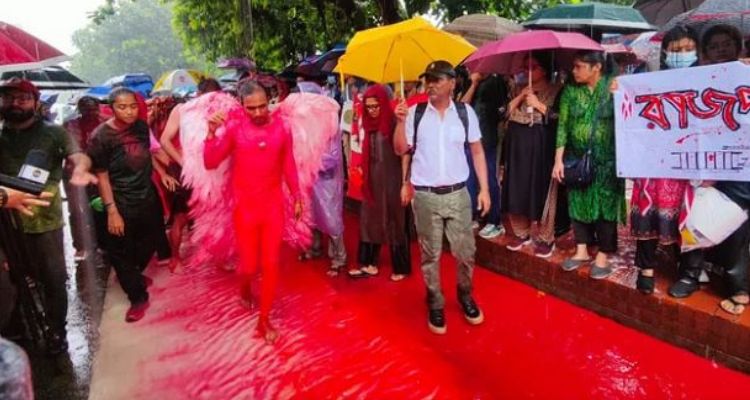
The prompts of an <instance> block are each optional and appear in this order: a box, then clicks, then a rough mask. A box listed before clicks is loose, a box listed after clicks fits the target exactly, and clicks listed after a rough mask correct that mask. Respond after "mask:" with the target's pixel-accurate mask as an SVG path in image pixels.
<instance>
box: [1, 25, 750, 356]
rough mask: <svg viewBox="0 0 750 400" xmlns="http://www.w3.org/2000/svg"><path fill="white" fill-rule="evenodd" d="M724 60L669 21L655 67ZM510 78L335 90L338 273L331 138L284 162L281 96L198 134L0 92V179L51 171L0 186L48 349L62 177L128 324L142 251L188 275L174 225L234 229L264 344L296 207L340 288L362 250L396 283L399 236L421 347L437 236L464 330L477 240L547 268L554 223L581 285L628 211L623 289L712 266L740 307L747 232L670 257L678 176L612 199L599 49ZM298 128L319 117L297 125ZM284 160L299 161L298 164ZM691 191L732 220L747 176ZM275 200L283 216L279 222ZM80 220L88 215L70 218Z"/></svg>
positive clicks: (683, 292) (244, 88) (55, 341)
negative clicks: (210, 177) (351, 186)
mask: <svg viewBox="0 0 750 400" xmlns="http://www.w3.org/2000/svg"><path fill="white" fill-rule="evenodd" d="M742 49H743V43H742V37H741V35H740V34H739V32H738V31H737V30H736V29H734V28H732V27H729V26H724V25H717V26H714V27H712V28H710V29H708V30H707V31H705V32H704V33H703V34H702V36H701V37H698V35H697V34H696V33H695V32H693V31H692V30H691V29H690V28H686V27H682V26H679V27H676V28H674V29H672V30H671V31H669V32H668V33H667V34H666V35H665V37H664V39H663V42H662V57H661V68H662V69H676V68H689V67H692V66H695V65H709V64H715V63H723V62H728V61H734V60H738V59H739V58H740V56H741V52H742ZM524 65H528V66H529V69H528V71H526V72H524V73H523V74H518V75H516V76H497V75H482V74H479V73H471V74H469V73H468V72H467V71H465V69H462V68H461V67H458V68H456V67H455V66H453V65H451V64H450V63H448V62H445V61H435V62H432V63H430V64H429V65H427V66H426V68H425V70H424V74H423V75H422V76H421V78H420V79H421V80H420V82H408V83H407V84H406V85H405V87H404V88H403V92H404V93H406V95H405V96H404V97H405V98H400V96H399V95H398V93H399V91H398V90H394V88H393V87H391V86H388V85H380V84H374V83H370V84H364V83H359V84H358V83H356V82H354V81H352V82H347V84H346V87H345V89H346V92H347V93H346V95H345V96H343V97H345V98H356V99H357V101H358V102H359V103H360V104H361V107H362V112H361V115H360V117H359V118H360V122H361V126H362V132H363V140H362V160H363V161H362V171H361V173H362V177H363V179H362V193H363V199H362V202H361V206H360V208H359V232H358V236H359V241H358V245H357V247H358V248H357V251H356V254H357V257H356V259H355V260H354V261H353V262H351V264H350V261H349V260H348V259H347V253H348V252H347V249H346V247H345V246H344V241H343V235H344V231H343V230H344V222H343V216H342V214H343V212H344V211H343V206H342V203H343V201H344V198H343V197H344V196H343V185H344V181H345V173H344V171H345V168H344V164H345V162H346V160H347V158H348V157H346V155H345V154H344V153H345V151H343V150H344V149H346V148H347V146H344V144H343V143H342V140H343V139H342V132H341V131H340V129H338V127H337V126H336V127H334V128H333V130H335V133H330V135H329V136H327V137H326V141H325V143H322V144H320V151H319V153H320V154H318V155H317V156H315V157H313V156H312V155H311V154H315V152H311V153H300V152H298V151H297V148H296V147H295V146H296V145H298V144H296V141H297V140H298V138H299V136H295V135H298V133H297V132H296V131H295V128H294V127H293V126H291V127H290V126H289V123H288V121H287V120H285V119H284V117H283V113H282V112H274V111H273V108H274V107H277V106H279V105H283V104H284V98H285V97H286V96H287V94H288V92H289V90H287V88H286V85H281V84H280V83H279V82H278V81H275V80H273V79H271V80H268V79H256V78H254V77H253V76H250V77H249V78H248V79H245V80H243V81H241V82H240V83H239V84H238V85H237V87H236V89H235V90H233V92H234V93H232V95H234V96H236V102H235V103H236V107H234V106H233V107H234V108H231V107H230V108H223V109H222V108H220V107H219V108H214V109H212V110H213V111H212V112H211V113H210V115H207V117H206V118H204V119H203V121H198V123H199V124H202V125H200V127H196V125H195V120H194V119H191V118H190V117H189V115H193V114H190V112H191V111H190V110H192V109H193V108H195V103H190V102H189V103H186V104H180V103H179V102H176V101H174V99H173V98H171V97H167V98H165V97H157V98H152V99H148V100H146V99H143V98H142V96H141V95H139V94H138V93H136V92H134V91H132V90H130V89H127V88H116V89H114V90H113V91H112V93H111V94H110V96H109V100H108V102H107V104H106V106H103V105H102V104H100V102H99V101H97V100H96V99H94V98H91V97H82V98H81V99H80V100H79V101H78V111H79V116H78V117H77V118H75V119H73V120H71V121H69V122H67V123H66V124H65V127H64V128H62V127H59V126H54V125H52V124H49V123H47V122H45V121H44V120H43V119H42V118H41V117H40V115H39V113H38V110H39V91H38V90H37V89H36V88H35V87H34V86H33V85H32V84H31V83H29V82H28V81H24V80H13V81H10V82H8V83H6V84H4V85H3V86H2V87H0V94H1V96H2V110H1V111H2V113H1V115H2V121H3V128H2V136H0V173H3V174H6V175H12V176H15V175H16V174H18V172H19V170H20V169H21V167H22V164H23V162H24V159H25V157H26V155H27V154H28V153H29V151H30V150H33V149H41V150H44V151H45V152H46V154H48V155H49V169H48V170H49V172H50V176H49V179H48V180H47V184H46V191H47V192H46V193H44V194H43V195H42V196H41V198H40V197H36V196H32V195H28V194H23V193H21V192H17V191H14V190H12V189H8V188H3V189H0V204H1V205H2V206H3V207H7V208H14V209H17V210H19V211H20V214H21V231H22V233H21V235H22V239H23V240H24V241H25V242H26V243H28V244H29V248H30V249H31V250H30V254H32V255H35V256H36V257H35V258H34V260H33V263H34V265H35V266H36V268H37V274H38V277H39V280H40V282H41V283H42V286H43V287H44V297H45V300H46V305H47V317H48V324H49V327H50V329H49V337H48V338H47V346H48V347H47V348H48V350H49V352H50V353H52V354H56V353H60V352H62V351H64V350H65V349H66V348H67V343H66V340H65V337H66V330H65V329H66V328H65V326H66V323H65V318H66V314H67V294H66V291H65V282H66V279H67V274H66V268H65V258H64V255H63V254H64V249H63V239H62V238H63V233H62V227H63V220H64V218H63V212H62V196H61V193H60V184H61V182H64V184H65V192H66V193H67V199H68V201H69V204H70V206H69V209H70V210H71V219H70V222H71V224H72V228H73V229H72V231H73V236H74V246H75V247H76V258H77V260H83V259H86V258H87V257H89V256H90V254H91V252H92V251H93V250H94V249H92V248H86V244H85V242H86V241H85V240H84V239H83V238H82V237H81V232H94V231H95V232H96V236H97V242H96V246H97V247H99V248H100V249H101V250H102V251H103V253H104V254H105V255H106V260H107V261H108V262H109V263H110V264H111V265H112V267H113V268H114V270H115V273H116V275H117V280H118V282H119V285H120V286H121V287H122V289H123V290H124V291H125V293H126V294H127V296H128V299H129V301H130V303H131V306H130V308H129V309H128V311H127V313H126V316H125V319H126V321H128V322H136V321H138V320H140V319H142V318H143V317H144V316H145V314H146V312H147V310H148V307H149V292H148V287H149V285H150V283H151V280H150V278H148V276H147V275H145V274H144V271H145V270H146V268H147V267H148V266H149V265H150V263H151V260H152V258H153V257H154V255H156V258H157V259H158V260H160V261H159V262H160V264H164V263H166V264H167V265H168V267H169V269H170V270H171V271H173V272H177V271H179V270H181V269H183V268H186V264H190V257H191V256H190V255H186V256H183V253H185V251H184V250H185V249H184V246H182V242H183V236H184V234H185V232H186V231H187V232H189V233H188V235H189V236H191V235H193V234H197V233H196V232H198V231H200V230H201V229H203V230H204V231H205V230H232V231H233V232H234V237H235V240H236V242H235V243H236V245H235V247H236V252H237V254H238V256H239V262H238V267H237V269H236V275H237V281H238V283H239V284H238V293H239V295H240V298H241V299H242V300H243V302H245V303H246V304H247V303H252V302H254V298H253V293H252V289H251V287H252V285H251V282H252V279H253V277H254V276H255V275H256V274H257V272H258V271H260V272H261V275H262V285H261V291H260V299H259V305H260V307H259V308H260V316H259V321H258V327H257V330H258V334H259V335H260V336H262V337H264V338H265V339H266V340H268V341H270V342H272V341H274V340H275V339H276V337H277V336H278V332H277V331H276V329H275V328H274V325H273V324H272V322H271V319H270V311H271V306H272V301H273V296H274V291H275V287H276V284H277V281H278V279H279V264H280V260H281V246H282V241H283V238H284V237H285V234H284V230H285V227H286V226H287V225H288V224H296V223H299V222H300V221H305V218H304V215H306V212H309V213H311V214H312V219H311V222H310V224H309V225H310V228H312V229H313V230H312V233H311V236H310V237H309V238H307V239H310V240H300V241H298V242H297V244H299V243H303V244H304V247H303V248H301V249H299V251H300V258H301V259H303V260H305V259H311V258H317V257H321V256H322V255H323V251H322V243H323V241H325V240H327V241H328V256H329V257H330V259H331V266H330V268H329V270H328V275H330V276H336V275H339V273H340V272H342V268H346V275H347V276H349V277H352V278H368V277H373V276H377V275H379V273H380V270H381V269H382V268H381V265H382V263H381V262H380V253H381V250H382V247H384V246H386V247H388V248H389V250H390V251H389V253H390V257H391V262H390V265H391V268H392V269H391V271H390V272H391V274H390V280H392V281H394V282H399V281H402V280H403V279H406V278H408V277H410V275H411V274H412V256H411V254H410V240H411V239H412V238H413V236H414V234H413V232H414V231H415V232H416V236H417V239H418V243H419V249H420V257H419V259H420V267H421V272H422V276H423V278H424V283H425V287H426V304H427V307H426V310H427V325H428V327H429V329H430V330H431V331H432V332H434V333H436V334H444V333H445V332H446V329H447V321H446V318H445V313H444V308H445V297H444V295H443V290H442V287H441V282H440V257H441V254H442V250H443V238H444V237H447V239H448V242H449V243H450V251H451V252H452V254H453V255H454V256H455V258H456V261H457V271H456V273H457V287H456V290H457V299H458V302H459V304H460V306H461V309H462V310H463V315H464V317H465V319H466V321H467V322H468V323H469V324H472V325H477V324H481V323H482V321H483V319H484V315H483V313H482V310H481V308H480V307H479V305H478V304H477V301H476V300H475V298H474V297H473V294H472V287H473V284H472V280H473V277H472V276H473V268H474V261H475V252H476V245H475V230H478V234H479V236H480V237H482V238H486V239H492V238H495V237H497V236H499V235H502V234H506V235H507V236H508V238H507V248H508V249H509V250H511V251H519V250H521V249H523V248H525V247H527V246H533V249H532V251H533V254H534V255H536V256H538V257H542V258H548V257H550V256H551V255H552V254H554V253H555V251H556V248H555V240H556V238H557V237H559V236H561V235H562V234H564V233H565V232H567V231H568V230H569V229H570V228H571V227H572V230H573V236H574V238H575V242H576V249H575V253H574V254H573V255H572V256H571V257H570V258H568V259H566V260H565V261H564V262H563V263H562V266H561V267H562V269H563V270H565V271H573V270H576V269H578V268H580V267H581V266H583V265H590V267H591V268H590V276H591V278H593V279H604V278H607V277H608V276H610V275H611V274H612V273H613V272H614V270H615V267H614V266H613V265H612V263H611V256H612V255H613V254H615V253H617V251H618V225H619V224H625V223H627V222H628V218H627V212H628V208H629V214H630V215H629V226H630V230H631V234H632V236H633V237H634V238H635V239H636V243H637V248H636V257H635V266H636V267H638V268H639V275H638V279H637V288H638V290H640V291H641V292H643V293H645V294H651V293H653V292H654V286H655V285H654V275H655V271H656V270H657V268H658V265H659V262H658V260H657V255H656V254H657V248H658V246H663V247H664V248H665V249H667V250H668V251H671V252H672V253H673V254H674V257H675V259H677V260H678V265H679V279H678V280H677V281H676V282H674V283H673V284H672V285H671V287H670V289H669V294H670V295H671V296H674V297H678V298H681V297H686V296H689V295H690V294H691V293H693V292H694V291H696V290H698V289H699V282H700V281H701V280H702V272H703V268H704V261H705V260H710V261H712V262H715V263H717V264H719V265H720V266H721V267H723V270H724V274H723V279H725V280H726V283H727V292H726V293H725V296H724V300H723V301H722V302H721V307H722V309H724V310H725V311H727V312H728V313H732V314H740V313H742V312H743V310H744V308H745V306H746V305H747V304H748V303H749V302H750V298H748V293H749V291H748V276H747V269H748V263H749V262H750V253H749V251H750V222H746V223H745V224H743V225H742V227H740V229H738V230H737V231H736V232H735V233H734V234H732V235H731V236H730V237H729V238H728V239H726V240H725V241H724V243H722V244H720V245H719V246H717V247H716V248H712V249H709V250H694V251H690V252H685V253H682V254H680V252H679V246H678V244H679V240H680V235H679V227H678V219H679V215H680V212H681V207H683V202H682V198H683V196H684V194H685V191H686V190H688V187H689V186H690V185H691V183H690V182H687V181H681V180H674V179H654V178H648V179H646V178H637V179H634V180H633V191H632V197H631V198H630V199H626V197H625V180H624V179H622V178H619V177H618V176H617V174H616V160H615V128H614V126H615V124H614V114H615V113H614V105H613V91H616V90H617V79H616V75H617V71H615V70H613V69H612V67H611V63H610V62H609V61H608V60H607V58H606V57H605V54H604V53H601V52H596V51H583V52H579V53H577V54H576V56H575V58H574V62H573V65H572V70H571V71H569V72H567V73H561V71H559V68H558V67H557V66H556V65H555V61H554V57H553V55H552V53H550V52H544V51H538V52H533V53H530V54H529V56H528V58H527V59H526V60H524ZM291 86H296V88H293V89H292V92H295V91H296V92H311V91H312V92H315V93H316V95H317V96H320V99H319V100H316V101H320V102H321V103H322V102H324V100H323V98H324V97H329V98H335V99H336V100H337V101H341V100H342V99H341V97H342V96H341V93H340V92H339V91H338V89H337V87H338V85H336V84H335V81H334V82H333V83H331V82H325V83H323V85H318V84H315V83H311V82H301V81H300V82H296V84H292V85H291ZM323 86H325V87H326V88H327V89H328V90H324V88H323ZM311 88H312V89H311ZM197 96H198V97H199V98H202V99H205V102H206V104H209V105H210V104H219V103H220V102H222V101H226V97H222V96H228V95H226V94H222V88H221V86H220V85H219V84H218V82H216V81H215V80H212V79H207V80H205V81H203V82H201V83H200V85H199V90H198V94H197ZM204 96H205V97H204ZM201 101H204V100H201ZM232 101H234V100H232ZM326 101H333V100H330V99H327V100H326ZM191 102H195V100H191ZM212 102H213V103H212ZM191 104H192V105H191ZM238 110H239V111H238ZM336 112H338V107H336V108H334V109H333V113H334V114H335V113H336ZM304 117H305V118H307V119H308V120H309V121H313V120H315V119H321V118H325V116H323V115H320V114H313V113H309V115H305V116H304ZM334 118H338V115H334ZM191 124H192V125H191ZM310 124H312V122H310ZM336 125H337V124H336ZM325 126H327V125H325ZM187 131H190V132H196V131H197V132H199V134H200V135H201V136H200V140H199V141H196V140H195V139H194V138H190V137H188V139H189V140H190V141H191V142H199V143H200V146H201V150H200V152H199V153H195V152H193V151H188V150H189V149H188V148H189V147H190V146H192V145H191V144H189V143H186V136H185V135H186V132H187ZM348 135H357V133H356V132H355V133H351V132H349V133H347V136H348ZM300 154H308V155H307V156H304V157H306V158H305V159H301V158H300ZM587 154H588V155H589V156H588V157H590V161H591V163H592V164H593V167H594V168H593V171H594V173H593V176H592V177H591V179H590V181H588V182H585V183H575V182H572V181H571V179H570V178H571V176H570V174H571V173H572V172H570V170H569V169H568V165H567V164H568V160H569V159H576V158H578V159H580V158H582V157H584V156H585V155H587ZM313 158H314V159H315V161H313ZM227 160H229V161H227ZM227 163H228V164H227ZM197 164H199V165H200V166H201V168H203V169H204V170H205V171H206V173H209V174H210V173H211V171H214V170H222V168H224V167H222V166H224V165H228V167H227V168H228V169H227V170H228V171H229V172H228V174H229V176H231V196H232V199H231V201H230V202H229V203H228V204H232V205H233V210H232V218H231V221H232V225H233V226H232V227H230V226H206V224H207V223H206V222H205V221H204V220H202V219H201V216H200V215H197V214H199V212H197V210H203V209H205V208H201V207H205V205H203V206H201V205H200V204H198V203H199V201H198V200H196V194H195V191H196V190H197V188H195V187H191V184H190V182H191V181H192V178H189V176H191V175H190V174H191V173H192V172H189V171H188V170H190V171H192V169H191V168H195V167H194V165H197ZM311 164H314V167H315V168H317V170H315V171H314V174H315V177H314V181H315V182H314V185H313V187H312V189H310V190H309V193H307V191H308V189H306V188H307V186H306V184H305V183H306V182H307V179H306V178H304V177H303V175H304V174H305V172H304V171H305V170H306V169H309V168H310V165H311ZM191 165H192V166H191ZM64 166H65V168H64ZM566 175H567V177H566ZM700 184H701V185H704V186H713V187H715V188H716V189H718V190H719V191H721V192H723V193H725V194H726V195H727V196H728V197H729V198H730V199H732V200H733V201H734V202H736V203H737V204H738V205H739V206H740V207H742V208H743V209H744V210H747V209H748V208H750V182H730V181H720V182H702V183H700ZM285 199H289V200H290V203H289V204H291V205H292V206H291V210H292V211H291V213H292V218H291V219H290V218H289V213H288V210H286V209H285V201H286V200H285ZM306 199H309V200H306ZM628 200H629V201H630V207H627V201H628ZM40 205H43V206H46V207H38V206H40ZM209 206H210V205H209ZM89 210H93V211H94V213H93V215H94V217H93V218H90V217H86V215H87V211H89ZM32 213H33V215H32ZM480 223H484V225H483V226H481V225H480ZM209 224H210V223H209ZM167 231H168V232H169V234H167ZM190 232H193V233H190ZM202 245H205V246H208V244H206V243H205V242H204V243H202V242H197V243H193V246H194V247H198V248H199V250H200V247H201V246H202ZM592 247H593V248H595V249H596V253H594V254H593V257H592V254H591V248H592ZM203 250H205V249H203ZM347 265H348V267H347ZM193 266H194V265H193ZM198 267H202V266H198ZM222 267H224V265H222ZM0 322H3V321H0Z"/></svg>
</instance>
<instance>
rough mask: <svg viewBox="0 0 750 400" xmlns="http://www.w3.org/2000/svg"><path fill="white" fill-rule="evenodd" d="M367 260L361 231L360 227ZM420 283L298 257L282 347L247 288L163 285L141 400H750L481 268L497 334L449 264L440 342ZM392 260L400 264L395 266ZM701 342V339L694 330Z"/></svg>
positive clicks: (705, 367) (684, 355)
mask: <svg viewBox="0 0 750 400" xmlns="http://www.w3.org/2000/svg"><path fill="white" fill-rule="evenodd" d="M347 228H348V232H347V248H348V250H349V252H350V259H352V260H353V259H354V257H352V254H356V253H355V250H356V239H357V225H356V220H355V219H354V218H352V217H350V216H347ZM412 250H413V253H412V256H413V259H414V261H415V264H414V265H415V267H416V268H415V273H414V274H413V275H412V276H411V277H410V278H408V279H407V280H405V281H402V282H399V283H393V282H391V281H390V280H389V279H388V275H389V274H390V267H389V266H388V265H383V267H382V268H381V272H380V275H379V276H378V277H375V278H369V279H363V280H352V279H349V278H348V277H345V276H339V277H337V278H329V277H327V276H325V269H326V265H327V264H326V263H325V262H324V261H313V262H307V263H298V262H296V261H292V260H293V259H294V258H295V257H294V254H293V252H291V251H287V254H285V256H286V259H287V261H288V264H287V266H286V267H285V268H283V275H282V278H281V285H280V287H279V290H278V293H277V300H276V303H275V308H274V311H273V312H272V320H273V321H274V322H275V323H276V325H277V327H278V328H279V330H280V332H281V335H282V336H281V338H280V340H279V341H278V342H277V343H276V344H274V345H268V344H265V342H263V341H261V340H260V339H257V338H254V337H253V334H252V332H253V328H254V326H255V322H256V320H257V311H252V312H251V311H248V310H247V309H244V308H242V307H241V306H240V304H239V302H238V300H237V296H236V293H237V292H236V288H235V286H234V283H233V277H234V276H233V275H232V274H229V273H224V272H219V271H215V270H209V269H206V270H203V271H198V270H193V271H187V272H186V273H185V274H183V275H172V276H168V275H167V274H164V273H162V271H159V273H157V274H156V275H158V276H157V280H156V284H155V285H154V287H152V289H151V292H152V308H151V309H150V310H149V314H148V315H147V317H146V318H145V319H144V320H143V321H142V322H140V323H138V324H137V326H136V325H133V329H137V330H152V331H153V332H154V334H153V335H154V340H158V341H159V342H160V350H159V351H158V352H157V354H155V355H151V356H148V357H147V359H145V360H143V361H142V362H141V363H140V365H139V369H138V372H137V373H138V374H139V375H140V376H139V379H138V381H140V382H142V385H139V387H137V388H134V389H133V393H132V396H133V397H135V398H163V399H178V398H191V399H285V398H302V399H326V398H334V399H338V398H368V399H369V398H372V399H422V398H438V399H500V398H510V399H518V398H537V399H552V398H554V399H559V398H569V399H573V398H575V399H583V398H593V399H646V398H648V399H700V398H721V399H736V398H748V396H749V394H750V376H748V375H744V374H741V373H739V372H735V371H732V370H729V369H726V368H724V367H721V366H718V365H716V364H714V363H712V362H711V361H709V360H706V359H704V358H701V357H698V356H695V355H693V354H692V353H689V352H687V351H685V350H681V349H679V348H676V347H673V346H671V345H668V344H666V343H664V342H661V341H659V340H656V339H653V338H651V337H649V336H647V335H644V334H641V333H639V332H637V331H635V330H632V329H629V328H626V327H623V326H621V325H619V324H617V323H615V322H613V321H611V320H608V319H604V318H601V317H599V316H597V315H596V314H594V313H591V312H589V311H587V310H584V309H581V308H578V307H575V306H573V305H570V304H568V303H565V302H563V301H561V300H558V299H556V298H554V297H552V296H547V295H545V294H543V293H540V292H538V291H536V290H535V289H533V288H531V287H529V286H526V285H523V284H521V283H518V282H516V281H513V280H511V279H508V278H506V277H503V276H500V275H497V274H495V273H492V272H489V271H487V270H484V269H482V268H477V269H476V272H475V276H474V282H475V295H476V298H477V301H478V302H479V304H480V305H481V306H482V307H483V309H484V312H485V316H486V321H485V323H484V324H483V325H481V326H478V327H472V326H469V325H468V324H467V323H465V322H464V321H463V319H462V316H461V314H460V312H459V310H458V306H457V304H456V301H455V298H456V296H455V290H454V288H455V286H454V285H455V268H454V264H453V261H452V260H450V259H449V257H447V255H445V256H444V261H443V278H444V279H443V288H444V291H445V294H446V300H447V304H446V314H447V315H446V316H447V320H448V333H447V334H446V335H445V336H436V335H433V334H431V333H430V332H429V331H428V330H427V322H426V306H425V302H424V299H425V292H424V286H423V283H422V281H421V279H422V277H421V273H420V272H419V267H418V251H417V248H416V246H414V247H413V249H412ZM381 260H388V257H387V254H382V255H381ZM685 329H691V327H685Z"/></svg>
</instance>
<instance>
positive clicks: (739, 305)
mask: <svg viewBox="0 0 750 400" xmlns="http://www.w3.org/2000/svg"><path fill="white" fill-rule="evenodd" d="M743 296H744V297H745V299H743V300H742V301H738V300H737V298H738V297H743ZM747 297H748V295H747V294H744V293H743V294H737V295H734V296H732V297H730V298H728V299H725V300H722V301H721V303H719V305H720V306H721V309H722V310H724V311H726V312H728V313H730V314H732V315H740V314H742V313H743V312H745V308H746V307H747V305H748V304H750V299H749V298H747Z"/></svg>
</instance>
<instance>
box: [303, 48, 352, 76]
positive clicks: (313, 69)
mask: <svg viewBox="0 0 750 400" xmlns="http://www.w3.org/2000/svg"><path fill="white" fill-rule="evenodd" d="M344 51H346V45H345V44H343V43H340V44H337V45H336V46H334V47H333V48H332V49H330V50H328V51H326V52H325V53H323V54H321V55H319V56H315V57H313V58H312V59H305V60H304V61H302V62H301V63H299V65H298V66H297V68H296V69H295V72H296V73H298V74H301V75H306V76H313V77H318V76H324V75H326V74H329V73H331V72H332V71H333V69H334V68H335V67H336V64H338V61H339V57H341V56H342V55H343V54H344Z"/></svg>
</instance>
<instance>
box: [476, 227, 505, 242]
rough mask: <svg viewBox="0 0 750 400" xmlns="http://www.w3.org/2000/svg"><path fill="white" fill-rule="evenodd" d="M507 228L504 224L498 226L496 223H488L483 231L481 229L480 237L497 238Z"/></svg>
mask: <svg viewBox="0 0 750 400" xmlns="http://www.w3.org/2000/svg"><path fill="white" fill-rule="evenodd" d="M504 231H505V230H504V229H503V227H502V226H497V225H495V224H487V225H485V226H484V228H482V230H481V231H479V237H481V238H483V239H492V238H496V237H498V236H500V235H502V234H503V233H505V232H504Z"/></svg>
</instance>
